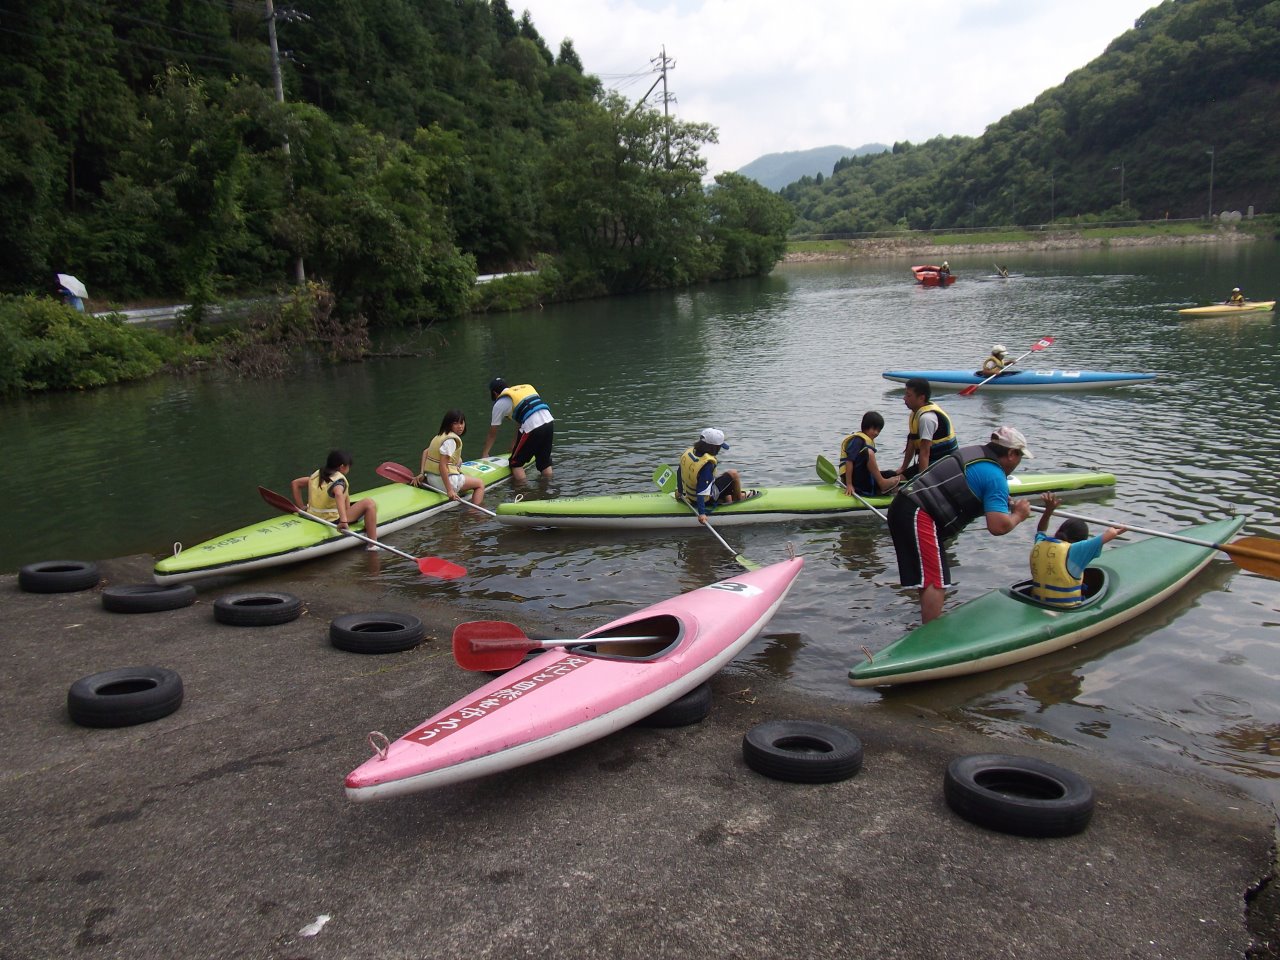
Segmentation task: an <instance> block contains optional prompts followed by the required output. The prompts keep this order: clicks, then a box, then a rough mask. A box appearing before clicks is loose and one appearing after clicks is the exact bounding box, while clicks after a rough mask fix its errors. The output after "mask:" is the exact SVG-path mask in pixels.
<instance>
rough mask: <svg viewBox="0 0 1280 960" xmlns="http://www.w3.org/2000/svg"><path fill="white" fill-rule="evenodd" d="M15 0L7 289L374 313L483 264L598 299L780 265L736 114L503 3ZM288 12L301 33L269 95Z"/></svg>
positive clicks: (6, 129)
mask: <svg viewBox="0 0 1280 960" xmlns="http://www.w3.org/2000/svg"><path fill="white" fill-rule="evenodd" d="M272 11H273V7H272V3H271V0H265V2H251V0H25V2H23V3H21V4H19V3H18V2H17V0H0V233H3V236H4V237H5V245H6V248H7V254H6V256H5V257H4V258H3V259H0V290H4V291H9V292H24V291H36V292H51V284H52V280H53V274H54V272H55V271H64V272H68V273H73V274H75V275H77V276H79V277H80V278H81V279H82V280H84V281H86V283H87V284H88V285H89V286H90V289H91V291H92V292H93V293H94V294H95V295H97V296H99V297H103V296H111V297H115V298H120V299H123V298H131V297H173V296H181V297H193V298H196V299H197V300H208V299H212V298H213V297H216V296H217V295H218V294H220V293H222V292H226V291H233V290H235V291H246V290H253V289H266V288H271V287H273V286H276V285H278V284H280V283H282V282H285V281H286V280H287V279H289V278H291V277H293V276H294V275H295V270H296V269H297V267H298V265H299V264H301V265H302V267H303V268H304V269H305V271H306V273H307V275H308V276H309V277H315V278H319V279H321V280H323V281H324V282H325V283H326V284H327V285H329V287H330V288H331V289H332V290H333V291H334V293H335V295H336V296H337V298H338V303H339V309H340V310H343V311H346V312H357V311H358V312H364V313H367V314H368V315H369V316H370V318H371V319H372V320H373V321H374V322H384V323H385V322H394V321H397V320H406V319H423V318H425V319H430V318H432V317H437V316H449V315H454V314H457V313H459V312H461V311H463V310H465V309H467V308H468V306H469V304H470V296H471V289H472V284H473V281H474V277H475V274H476V272H477V270H479V271H480V272H490V271H495V270H502V269H507V268H510V267H513V266H517V265H527V264H528V263H529V262H531V261H532V260H533V259H534V258H535V257H538V256H543V255H549V256H550V259H549V260H547V265H548V266H549V267H550V269H548V270H546V271H544V273H545V275H546V276H547V277H548V278H549V280H548V282H554V283H555V284H556V285H557V287H558V289H557V290H556V291H554V293H555V295H560V296H576V295H589V294H593V293H602V292H611V291H620V290H630V289H640V288H645V287H652V286H663V285H670V284H680V283H688V282H694V281H698V280H704V279H714V278H719V277H729V276H741V275H746V274H752V273H758V272H764V271H767V270H769V269H770V268H771V267H772V266H773V264H774V263H775V262H776V260H777V259H778V257H779V256H780V255H781V251H782V237H783V235H784V234H785V231H786V228H787V225H788V224H789V221H790V211H789V209H788V208H787V206H786V205H785V204H784V203H783V202H782V201H781V200H780V199H779V198H777V197H776V195H773V194H770V193H769V192H768V191H766V190H764V189H763V188H762V187H760V186H759V185H758V184H755V183H753V182H751V181H748V180H746V179H745V178H742V177H737V176H735V175H732V174H729V175H726V176H724V177H721V178H719V181H718V184H717V186H716V187H715V188H713V189H712V190H711V191H710V192H709V193H708V192H706V191H704V189H703V186H702V183H701V179H702V176H703V175H704V173H705V164H704V162H703V160H702V158H701V156H700V153H699V150H700V147H701V146H702V145H703V144H705V143H707V142H709V141H711V140H713V138H714V137H715V131H714V129H712V128H711V127H709V126H707V125H704V124H688V123H682V122H680V121H676V120H667V119H665V118H664V117H663V116H662V114H661V113H660V112H655V111H652V110H648V109H634V108H633V105H631V104H628V103H626V102H625V101H623V100H621V99H620V98H617V97H615V96H610V95H607V94H605V93H604V92H603V91H602V90H601V88H600V84H599V83H598V81H597V80H596V79H595V78H594V77H592V76H591V75H590V74H588V73H586V72H585V71H584V69H583V65H582V63H581V62H580V60H579V58H578V56H577V53H576V52H575V50H574V49H573V46H572V44H571V43H570V42H568V41H565V42H563V43H561V44H560V45H559V49H558V50H557V51H555V52H553V51H552V50H551V49H550V48H549V47H548V46H547V44H546V43H545V42H544V41H543V39H542V37H541V36H540V35H539V34H538V31H537V29H536V28H535V26H534V24H533V23H532V22H531V21H530V19H529V17H528V15H527V14H526V15H525V16H524V17H521V18H519V19H517V18H516V17H515V16H514V15H513V13H512V11H511V8H510V7H509V5H508V4H507V2H506V0H378V2H376V3H371V2H364V0H324V2H321V0H296V2H294V3H292V4H291V5H290V6H289V7H288V8H285V7H283V6H281V7H277V8H274V17H272V18H269V17H268V14H269V13H271V12H272ZM268 26H274V27H275V30H276V33H277V35H278V40H279V48H280V50H281V56H280V63H281V77H282V89H281V91H280V92H281V93H282V94H283V97H282V99H283V102H278V100H279V99H280V98H278V97H277V94H276V91H275V89H274V87H273V72H272V62H273V59H272V54H271V48H270V46H269V44H268Z"/></svg>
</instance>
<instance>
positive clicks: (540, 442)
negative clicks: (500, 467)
mask: <svg viewBox="0 0 1280 960" xmlns="http://www.w3.org/2000/svg"><path fill="white" fill-rule="evenodd" d="M555 433H556V422H555V421H554V420H552V421H551V422H550V423H544V424H543V425H542V426H540V427H534V428H533V429H532V430H530V431H529V432H528V433H517V434H516V440H515V443H514V444H513V445H512V447H511V466H513V467H523V466H525V465H526V464H527V463H528V462H529V461H530V460H533V461H536V463H535V466H537V468H538V469H539V470H545V469H547V467H549V466H551V443H552V441H553V440H554V439H555Z"/></svg>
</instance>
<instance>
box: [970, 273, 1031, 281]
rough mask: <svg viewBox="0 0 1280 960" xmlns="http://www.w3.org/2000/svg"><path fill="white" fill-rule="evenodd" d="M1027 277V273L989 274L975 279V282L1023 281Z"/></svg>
mask: <svg viewBox="0 0 1280 960" xmlns="http://www.w3.org/2000/svg"><path fill="white" fill-rule="evenodd" d="M1025 277H1026V274H1025V273H1007V274H1004V273H988V274H984V275H983V276H981V277H974V278H973V279H974V280H984V281H985V280H1022V279H1023V278H1025Z"/></svg>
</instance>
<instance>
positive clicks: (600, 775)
mask: <svg viewBox="0 0 1280 960" xmlns="http://www.w3.org/2000/svg"><path fill="white" fill-rule="evenodd" d="M103 570H104V573H105V576H106V578H107V581H108V582H112V583H118V584H123V583H138V582H143V581H145V580H146V579H147V577H148V574H149V570H150V558H146V557H139V558H125V559H123V560H118V561H111V562H107V563H104V564H103ZM245 590H255V591H258V590H284V591H289V592H292V593H295V594H297V595H298V596H300V597H302V598H303V599H304V601H305V603H306V609H305V612H304V614H303V616H302V617H300V618H299V619H297V620H295V621H293V622H291V623H287V624H283V625H280V626H274V627H232V626H227V625H224V624H220V623H217V622H215V621H214V619H213V616H212V604H213V601H214V599H216V597H218V596H219V595H221V594H224V593H228V592H242V591H245ZM405 607H406V605H405V603H404V601H403V598H402V597H401V598H398V599H397V598H396V597H395V596H394V595H390V594H383V593H382V592H381V591H380V590H379V588H378V587H377V585H376V584H372V583H369V582H361V583H331V582H328V581H326V580H325V579H324V578H323V570H322V565H319V566H318V565H309V566H303V567H300V568H298V569H296V570H292V571H289V570H286V571H285V572H283V573H280V574H276V575H269V576H262V577H258V578H255V579H253V580H252V581H239V582H230V581H226V582H222V583H210V584H207V585H202V586H201V588H200V593H199V597H198V600H197V602H196V603H195V604H194V605H193V606H189V607H186V608H183V609H179V610H173V611H167V612H163V613H152V614H114V613H108V612H106V611H104V610H103V609H102V607H101V604H100V599H99V591H98V590H87V591H83V592H77V593H63V594H32V593H24V592H22V591H20V590H19V589H18V586H17V584H16V578H15V577H13V576H7V577H3V578H0V622H3V623H4V632H3V636H4V639H3V642H2V645H0V650H2V651H3V689H4V691H5V696H4V697H3V698H2V699H0V722H2V723H3V726H4V729H5V731H6V736H5V738H4V746H3V753H2V754H0V758H2V760H3V766H2V767H0V769H2V770H3V772H2V773H0V837H2V838H3V848H4V852H5V855H4V858H3V868H2V876H3V881H2V889H0V957H3V958H4V960H26V958H52V957H69V956H74V957H79V958H89V960H97V958H115V957H120V958H126V957H127V958H130V960H134V958H139V957H173V958H183V960H196V958H205V957H208V958H218V960H225V958H229V957H261V958H281V960H283V958H298V957H308V958H314V960H323V958H343V960H348V958H363V957H369V958H374V957H376V958H401V957H403V958H415V960H416V958H423V957H431V958H455V957H456V958H468V960H471V958H484V957H547V958H553V957H554V958H565V957H571V958H576V957H584V958H585V957H596V958H637V960H656V958H664V957H701V956H726V957H735V958H779V957H795V958H801V957H803V958H828V957H830V958H840V960H847V958H861V957H875V958H877V960H891V958H935V957H936V958H955V957H962V956H963V957H980V958H983V957H996V956H1001V957H1004V956H1016V957H1029V956H1044V957H1054V958H1055V960H1067V958H1081V960H1084V958H1088V960H1100V958H1113V957H1144V958H1146V957H1149V958H1156V957H1162V958H1178V960H1200V958H1205V960H1209V958H1212V960H1227V958H1240V957H1243V956H1244V955H1245V952H1246V950H1248V949H1249V948H1250V943H1251V938H1250V933H1249V930H1248V926H1247V917H1246V915H1247V909H1248V908H1247V903H1246V898H1247V896H1248V894H1249V892H1250V891H1251V890H1252V889H1254V888H1255V887H1257V886H1258V885H1259V884H1261V883H1262V882H1263V881H1264V878H1266V877H1268V876H1269V874H1270V871H1271V866H1272V855H1271V848H1272V817H1271V815H1270V812H1269V811H1266V810H1263V809H1261V808H1260V807H1259V806H1258V805H1256V804H1255V803H1253V802H1251V801H1249V800H1247V799H1245V798H1243V797H1241V796H1238V795H1235V794H1233V793H1230V792H1227V791H1225V790H1223V789H1221V788H1216V787H1207V786H1205V785H1203V784H1200V783H1196V782H1192V781H1189V780H1186V779H1182V778H1177V777H1174V776H1172V775H1168V774H1166V773H1163V772H1160V771H1157V770H1151V769H1135V768H1117V767H1113V766H1111V765H1110V764H1109V763H1108V761H1107V758H1106V743H1105V741H1099V745H1098V748H1097V749H1090V750H1082V749H1077V748H1066V747H1059V746H1055V745H1053V744H1050V743H1030V742H1021V741H1020V742H1018V743H1008V742H992V741H989V740H984V739H982V738H979V737H977V736H975V735H972V734H970V733H967V732H966V731H963V730H960V729H957V728H955V727H954V726H952V725H949V724H946V723H943V722H939V721H937V720H936V719H935V718H931V717H928V716H920V717H917V718H914V719H911V720H906V721H904V720H902V719H901V718H894V719H891V718H890V717H889V716H888V714H887V713H882V712H880V711H878V710H876V709H875V708H873V707H872V708H868V707H866V706H860V707H859V706H854V705H852V704H850V703H843V702H836V701H827V700H820V699H810V698H806V697H801V696H797V695H795V694H793V693H790V692H788V691H787V689H786V688H784V687H782V686H780V685H779V684H777V683H775V682H773V681H768V680H764V679H762V678H760V677H758V676H754V675H750V674H747V673H745V672H742V671H738V670H734V669H733V668H730V669H729V670H727V671H725V672H724V673H722V674H721V675H720V676H719V677H717V678H716V680H715V682H714V688H715V705H714V709H713V711H712V713H711V716H710V717H709V718H708V719H707V720H705V721H704V722H702V723H700V724H697V725H695V726H690V727H684V728H677V729H667V730H654V729H639V728H632V729H628V730H625V731H622V732H620V733H617V734H615V735H613V736H611V737H608V738H607V739H604V740H601V741H599V742H597V743H594V744H591V745H588V746H586V747H583V748H581V749H578V750H575V751H572V752H570V753H567V754H564V755H561V756H559V757H556V758H553V759H550V760H546V761H543V762H540V763H537V764H534V765H531V766H528V767H525V768H522V769H518V770H515V771H512V772H509V773H506V774H500V775H496V776H492V777H489V778H487V779H483V780H478V781H474V782H471V783H464V784H460V785H456V786H452V787H448V788H445V789H441V790H438V791H435V792H430V793H423V794H419V795H416V796H410V797H405V798H400V799H398V800H393V801H386V802H383V803H375V804H368V805H355V804H352V803H350V802H348V801H347V799H346V797H345V795H344V793H343V789H342V781H343V777H344V775H345V774H346V773H347V772H348V771H349V770H350V769H352V768H353V767H355V766H356V765H358V764H359V763H361V762H363V761H364V759H365V758H366V757H367V756H368V755H369V748H368V746H367V745H366V742H365V738H366V734H367V733H368V732H369V731H370V730H375V729H377V730H382V731H384V732H386V733H387V734H388V735H390V736H391V737H395V736H398V735H399V734H401V733H403V732H405V731H406V730H409V729H410V728H411V727H412V726H413V725H415V724H416V723H417V722H419V721H420V720H422V719H423V718H425V717H426V716H428V715H430V714H431V713H433V712H435V711H437V710H439V709H441V708H443V707H444V706H446V705H448V704H450V703H451V702H453V701H454V700H455V699H456V698H458V697H460V696H462V695H463V694H465V693H466V692H468V691H469V690H471V689H474V688H475V687H476V686H478V685H479V683H480V682H481V680H487V679H488V678H487V677H477V676H476V675H474V674H468V673H466V672H464V671H462V670H460V669H459V668H458V667H457V666H456V665H455V664H454V663H453V660H452V657H451V656H450V653H449V644H448V635H449V632H450V630H451V628H452V626H453V625H454V624H455V623H457V622H460V621H462V620H466V619H469V617H468V615H467V611H466V610H465V609H460V608H454V607H447V606H436V607H434V608H430V609H427V608H424V607H420V606H416V605H415V606H413V607H412V608H411V609H405ZM380 609H396V610H401V611H403V612H411V613H416V614H417V615H419V616H421V617H422V618H423V620H424V621H425V622H426V623H427V625H428V640H427V641H426V642H425V643H424V644H422V645H421V646H420V647H418V648H416V649H414V650H412V651H409V652H405V653H397V654H388V655H382V656H362V655H358V654H353V653H346V652H343V651H340V650H337V649H335V648H334V647H333V646H331V645H330V643H329V642H328V625H329V622H330V620H331V619H332V618H333V617H335V616H338V615H340V614H344V613H351V612H359V611H374V610H380ZM523 626H525V627H526V629H528V630H530V631H535V630H537V629H539V628H543V627H546V626H547V625H546V624H537V623H529V624H525V625H523ZM142 664H153V665H157V666H164V667H169V668H172V669H175V670H177V671H178V672H179V673H180V674H181V675H182V677H183V680H184V683H185V690H186V698H185V701H184V703H183V705H182V707H181V709H179V710H178V711H177V712H175V713H173V714H171V715H169V716H167V717H164V718H162V719H160V720H157V721H154V722H152V723H147V724H142V725H138V726H132V727H124V728H118V729H90V728H85V727H80V726H77V725H75V724H74V723H72V722H71V721H70V719H69V718H68V715H67V712H66V707H65V702H66V694H67V688H68V687H69V685H70V684H71V683H72V682H73V681H75V680H76V679H78V678H80V677H83V676H86V675H88V674H91V673H96V672H99V671H102V670H106V669H110V668H114V667H120V666H127V665H142ZM768 719H812V720H820V721H823V722H827V723H835V724H839V725H841V726H844V727H847V728H849V729H851V730H853V731H854V732H856V733H857V734H858V735H859V736H860V737H861V738H862V740H863V743H864V746H865V751H866V760H865V765H864V767H863V769H862V771H861V772H860V773H858V774H857V776H855V777H853V778H852V779H849V780H845V781H843V782H839V783H834V784H825V785H797V784H791V783H784V782H781V781H777V780H770V779H766V778H764V777H761V776H759V775H758V774H756V773H754V772H752V771H751V770H749V769H748V768H747V767H746V766H745V765H744V763H743V760H742V755H741V746H740V744H741V740H742V736H743V734H744V732H745V731H747V730H748V729H749V728H750V727H751V726H753V725H754V724H756V723H759V722H761V721H763V720H768ZM989 752H1015V753H1020V754H1027V755H1034V756H1038V757H1041V758H1042V759H1045V760H1049V761H1051V762H1054V763H1057V764H1059V765H1062V766H1066V767H1068V768H1070V769H1073V770H1075V771H1076V772H1077V773H1080V774H1082V775H1084V776H1086V777H1087V778H1088V779H1089V780H1090V782H1091V783H1092V785H1093V787H1094V789H1095V791H1096V794H1097V807H1096V810H1095V813H1094V817H1093V821H1092V823H1091V824H1090V826H1089V827H1088V829H1086V830H1085V831H1084V832H1083V833H1080V834H1077V835H1075V836H1071V837H1066V838H1060V839H1051V840H1049V839H1040V840H1033V839H1026V838H1021V837H1015V836H1009V835H1006V834H1002V833H995V832H990V831H986V830H983V829H980V828H978V827H976V826H973V825H971V824H970V823H968V822H966V821H964V820H961V819H959V818H958V817H956V816H955V815H954V814H953V813H952V812H951V811H950V810H949V809H948V807H947V806H946V804H945V802H944V800H943V797H942V789H941V788H942V776H943V770H944V768H945V766H946V764H947V762H948V761H949V760H950V759H951V758H953V757H955V756H957V755H961V754H967V753H989ZM320 918H327V920H323V921H322V920H320ZM303 931H306V932H307V933H310V934H312V935H310V936H306V935H304V933H303Z"/></svg>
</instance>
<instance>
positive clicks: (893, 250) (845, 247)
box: [784, 216, 1280, 261]
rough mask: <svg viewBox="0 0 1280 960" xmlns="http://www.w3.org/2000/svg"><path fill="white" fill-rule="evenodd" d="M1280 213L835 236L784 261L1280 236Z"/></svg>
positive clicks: (804, 244) (795, 249)
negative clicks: (1215, 219)
mask: <svg viewBox="0 0 1280 960" xmlns="http://www.w3.org/2000/svg"><path fill="white" fill-rule="evenodd" d="M1278 233H1280V217H1276V216H1264V217H1255V218H1254V219H1253V220H1249V221H1244V220H1242V221H1240V222H1239V223H1234V224H1215V225H1213V226H1210V225H1209V224H1208V223H1207V222H1205V221H1201V220H1177V221H1167V220H1153V221H1150V222H1147V223H1138V224H1124V225H1114V224H1106V225H1088V224H1082V225H1071V226H1059V227H1053V228H1049V229H1031V230H1028V229H1022V228H1020V227H1009V228H1003V229H1000V228H996V229H989V230H988V229H983V230H963V231H953V232H946V231H936V232H931V231H927V230H913V231H904V232H902V233H896V234H882V235H876V236H867V237H850V238H848V239H831V240H792V241H788V243H787V251H786V255H785V258H784V260H786V261H797V260H820V259H853V258H860V257H877V256H885V257H889V256H899V255H902V254H907V253H918V254H946V253H948V252H950V251H955V250H966V249H967V250H975V251H985V252H999V251H1004V250H1052V249H1066V248H1070V247H1101V246H1108V245H1111V244H1113V243H1114V244H1116V245H1117V246H1121V245H1124V246H1130V245H1132V246H1143V245H1149V244H1161V243H1214V242H1222V241H1225V242H1231V241H1236V240H1249V239H1253V238H1272V239H1274V238H1277V235H1278Z"/></svg>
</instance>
